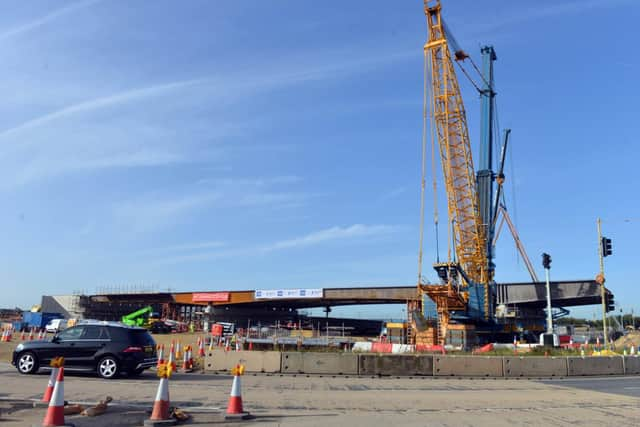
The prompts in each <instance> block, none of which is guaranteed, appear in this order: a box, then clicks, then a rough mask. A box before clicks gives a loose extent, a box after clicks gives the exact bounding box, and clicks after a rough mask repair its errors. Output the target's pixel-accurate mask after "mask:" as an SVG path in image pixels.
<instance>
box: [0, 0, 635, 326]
mask: <svg viewBox="0 0 640 427" xmlns="http://www.w3.org/2000/svg"><path fill="white" fill-rule="evenodd" d="M444 13H445V17H446V19H447V21H448V24H449V27H450V28H451V29H452V31H453V32H454V33H455V35H456V38H457V40H458V42H459V43H460V44H461V45H462V46H463V47H464V48H465V49H466V50H467V51H468V52H470V53H471V54H473V55H474V57H475V58H476V61H479V55H478V54H479V46H480V44H484V43H490V44H493V45H494V46H495V49H496V51H497V54H498V62H497V63H496V84H497V91H498V93H499V95H498V104H499V108H500V112H499V117H500V124H501V125H502V126H503V127H510V128H512V129H513V134H512V148H513V151H512V152H511V154H510V156H509V159H510V160H512V162H511V163H510V164H509V165H508V166H507V183H508V187H507V193H506V194H507V202H508V205H509V208H510V211H511V213H512V216H513V217H514V219H515V220H516V222H517V226H518V229H519V232H520V234H521V238H522V240H523V241H524V243H525V245H526V248H527V250H528V252H529V254H530V256H531V258H532V260H533V262H534V264H535V265H536V267H537V268H539V270H538V271H539V274H540V275H541V273H542V271H541V268H540V265H539V264H540V253H542V252H543V251H547V252H549V253H551V254H552V258H553V265H552V277H553V278H555V279H567V280H569V279H587V278H592V277H594V276H595V274H596V272H597V270H598V258H597V246H596V244H597V236H596V227H595V220H596V217H598V216H601V217H602V218H603V221H604V222H603V227H604V231H605V234H607V235H608V236H610V237H611V238H612V239H613V245H614V256H612V257H610V258H607V260H606V261H607V271H608V274H607V277H608V282H607V283H608V286H609V287H610V288H611V289H612V290H613V291H614V292H615V294H616V300H617V301H618V302H619V303H622V306H623V308H625V309H626V310H628V309H630V308H631V307H635V310H636V312H640V304H639V303H638V301H639V300H640V291H639V290H638V289H639V288H638V286H637V285H636V283H635V279H634V277H635V274H634V273H635V271H634V270H633V267H634V266H635V265H636V264H637V263H638V261H639V259H638V254H637V251H636V250H635V246H636V241H637V238H638V236H639V235H640V209H639V206H640V205H639V202H638V197H637V194H638V191H637V187H638V184H640V182H639V181H640V180H639V179H638V177H637V176H638V175H637V172H636V164H637V158H638V156H639V155H640V149H638V144H637V143H636V139H637V135H638V134H639V133H640V132H639V131H640V129H639V125H638V120H637V115H638V114H637V111H638V107H637V99H639V98H640V89H639V88H638V85H637V84H636V81H637V75H638V73H639V72H640V59H638V58H637V55H633V52H634V46H633V44H632V43H633V42H634V41H635V40H637V28H636V26H637V22H638V21H639V19H640V4H639V3H638V2H636V1H634V0H609V1H602V0H597V1H591V0H586V1H585V0H581V1H577V0H576V1H574V0H562V1H560V0H558V1H556V0H553V1H552V0H547V1H538V2H507V1H498V0H494V1H485V2H476V1H471V0H463V1H455V2H454V1H448V2H445V3H444ZM424 41H425V19H424V15H423V12H422V2H421V1H417V0H412V1H409V0H407V1H402V2H388V1H372V0H369V1H366V2H365V1H350V2H339V1H326V2H311V1H273V2H263V1H243V2H238V1H216V2H209V1H189V2H175V1H139V2H128V1H124V0H122V1H106V0H104V1H100V0H95V1H79V2H58V1H33V2H17V1H11V2H2V3H1V4H0V56H1V57H2V63H3V67H2V68H1V69H0V93H2V94H3V97H2V102H0V197H1V198H2V200H3V203H2V206H3V209H2V210H0V227H1V230H2V236H3V239H2V240H1V242H0V260H1V261H0V262H1V265H0V281H1V283H2V284H3V285H2V286H3V289H4V290H5V291H4V292H3V298H2V304H1V305H2V306H13V305H19V306H22V307H28V306H30V305H31V304H34V303H37V302H38V301H39V297H40V295H41V294H43V293H44V294H67V293H71V292H73V291H74V290H84V291H86V292H90V293H91V292H94V291H95V290H96V288H99V287H105V286H112V287H113V286H133V285H137V286H147V287H151V286H155V287H156V288H159V289H167V288H171V289H174V290H185V291H186V290H226V289H228V290H234V289H255V288H263V289H265V288H266V289H268V288H279V287H292V288H298V287H340V286H348V285H407V284H414V283H415V282H416V270H417V247H418V213H419V172H420V169H419V168H420V161H419V155H420V138H421V128H422V119H421V115H422V45H423V43H424ZM461 82H462V80H461ZM462 86H463V90H464V94H463V96H464V98H465V103H466V108H467V115H468V121H469V125H470V134H471V138H472V142H473V144H474V147H476V143H477V141H478V135H479V114H478V106H479V102H478V97H477V95H476V94H475V93H474V92H473V91H472V88H471V87H470V86H469V85H468V84H467V83H465V82H462ZM474 155H475V156H476V158H477V149H476V152H474ZM476 161H477V160H476ZM440 188H441V189H442V186H440ZM514 195H515V197H514ZM444 203H445V199H444V196H443V195H440V203H439V207H440V210H441V211H442V212H444V210H445V204H444ZM426 211H427V235H426V239H425V248H426V255H425V271H426V274H427V277H428V278H430V279H432V280H434V279H435V274H433V273H432V272H431V269H430V267H429V265H430V264H431V262H433V260H434V259H435V251H434V247H435V243H434V236H433V233H432V232H431V230H432V227H431V226H430V225H429V224H430V222H431V221H432V216H431V213H432V212H433V207H432V204H431V195H430V194H428V197H427V209H426ZM442 233H443V234H444V230H442ZM441 243H442V244H444V242H441ZM496 263H497V275H496V278H497V280H499V281H526V280H528V274H527V273H526V270H525V269H524V265H523V263H522V262H521V261H519V260H518V259H517V256H516V253H515V249H514V246H513V243H512V241H511V240H510V239H509V236H508V235H507V234H506V233H503V236H502V238H501V241H500V242H499V245H498V254H497V259H496ZM356 310H358V311H360V312H365V311H366V310H367V309H360V308H358V309H356ZM369 310H371V309H369ZM375 310H376V311H375V313H376V314H379V313H381V312H383V311H384V312H388V313H390V314H397V313H398V311H399V308H397V307H396V308H393V309H392V308H386V309H375ZM385 310H386V311H385ZM337 312H338V313H340V314H344V313H347V312H346V311H344V310H340V311H337ZM593 312H597V307H595V308H586V309H583V310H581V311H576V313H578V314H583V315H585V316H588V317H590V316H591V315H592V313H593Z"/></svg>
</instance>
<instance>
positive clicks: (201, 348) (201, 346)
mask: <svg viewBox="0 0 640 427" xmlns="http://www.w3.org/2000/svg"><path fill="white" fill-rule="evenodd" d="M198 356H199V357H204V338H202V339H200V344H199V345H198Z"/></svg>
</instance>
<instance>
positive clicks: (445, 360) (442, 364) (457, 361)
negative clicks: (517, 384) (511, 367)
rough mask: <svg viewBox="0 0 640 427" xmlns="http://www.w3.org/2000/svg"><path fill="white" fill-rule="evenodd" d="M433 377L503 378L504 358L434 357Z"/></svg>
mask: <svg viewBox="0 0 640 427" xmlns="http://www.w3.org/2000/svg"><path fill="white" fill-rule="evenodd" d="M433 375H435V376H460V377H502V376H503V371H502V357H488V356H487V357H483V356H438V355H436V356H433Z"/></svg>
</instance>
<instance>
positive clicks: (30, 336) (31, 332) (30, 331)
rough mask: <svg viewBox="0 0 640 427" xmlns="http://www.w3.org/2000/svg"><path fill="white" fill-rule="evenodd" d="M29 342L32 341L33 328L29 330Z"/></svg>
mask: <svg viewBox="0 0 640 427" xmlns="http://www.w3.org/2000/svg"><path fill="white" fill-rule="evenodd" d="M29 341H33V328H31V329H30V330H29Z"/></svg>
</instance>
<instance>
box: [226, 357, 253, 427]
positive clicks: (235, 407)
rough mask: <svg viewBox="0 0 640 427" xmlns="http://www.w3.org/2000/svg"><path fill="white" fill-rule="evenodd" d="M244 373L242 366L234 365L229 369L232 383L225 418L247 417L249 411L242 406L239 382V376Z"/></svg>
mask: <svg viewBox="0 0 640 427" xmlns="http://www.w3.org/2000/svg"><path fill="white" fill-rule="evenodd" d="M242 374H244V366H243V365H236V367H235V368H233V369H232V370H231V375H233V384H232V385H231V393H230V394H229V403H228V405H227V413H226V415H225V418H248V417H249V413H248V412H245V411H244V408H243V406H242V390H241V384H240V376H241V375H242Z"/></svg>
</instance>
